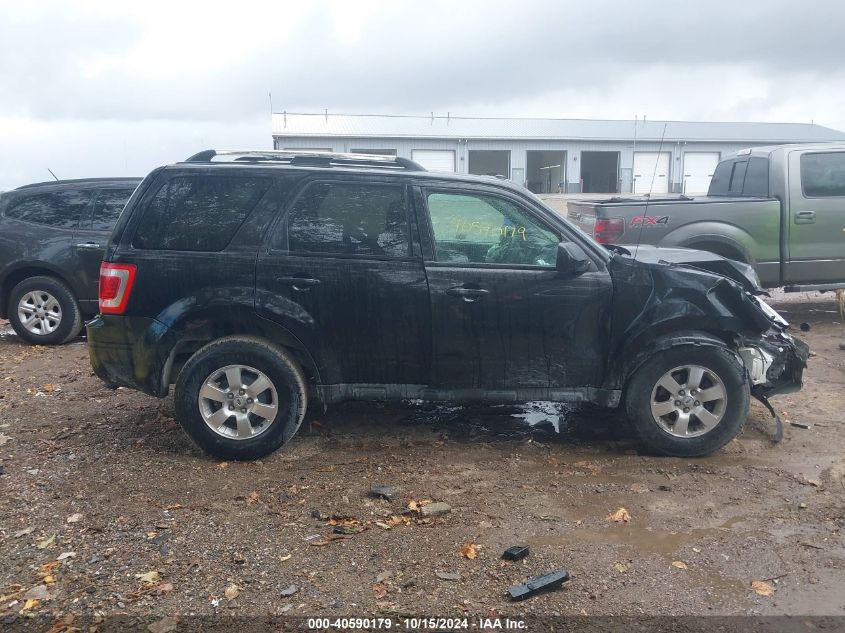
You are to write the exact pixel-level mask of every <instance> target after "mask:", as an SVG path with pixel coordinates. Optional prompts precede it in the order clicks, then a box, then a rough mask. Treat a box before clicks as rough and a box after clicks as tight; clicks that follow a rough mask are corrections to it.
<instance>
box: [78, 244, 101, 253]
mask: <svg viewBox="0 0 845 633" xmlns="http://www.w3.org/2000/svg"><path fill="white" fill-rule="evenodd" d="M76 248H78V249H79V250H83V251H95V250H97V249H98V248H100V245H99V244H97V243H96V242H83V243H82V244H77V245H76Z"/></svg>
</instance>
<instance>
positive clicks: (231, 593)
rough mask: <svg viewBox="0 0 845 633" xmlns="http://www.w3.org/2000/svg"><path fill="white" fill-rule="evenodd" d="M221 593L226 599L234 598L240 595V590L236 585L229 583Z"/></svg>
mask: <svg viewBox="0 0 845 633" xmlns="http://www.w3.org/2000/svg"><path fill="white" fill-rule="evenodd" d="M223 595H224V596H226V600H234V599H235V598H237V597H238V596H239V595H241V590H240V589H239V588H238V586H237V585H229V586H228V587H226V590H225V591H224V592H223Z"/></svg>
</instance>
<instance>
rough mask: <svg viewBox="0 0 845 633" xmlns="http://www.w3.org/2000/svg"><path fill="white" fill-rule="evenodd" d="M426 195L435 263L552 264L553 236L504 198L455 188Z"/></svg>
mask: <svg viewBox="0 0 845 633" xmlns="http://www.w3.org/2000/svg"><path fill="white" fill-rule="evenodd" d="M426 199H427V202H428V212H429V215H430V217H431V227H432V230H433V232H434V244H435V257H436V259H437V261H439V262H450V263H467V264H515V265H530V266H543V267H549V268H552V267H554V266H555V263H556V260H557V247H558V244H559V242H560V238H559V236H557V235H555V234H554V233H552V232H551V231H549V230H547V229H546V228H544V227H542V226H541V225H540V224H538V223H537V221H536V220H535V219H534V218H532V217H531V216H530V215H529V214H528V213H527V212H525V211H524V210H523V209H521V208H520V207H519V206H518V205H516V204H515V203H513V202H511V201H510V200H507V199H505V198H500V197H498V196H493V195H488V194H482V193H475V192H472V193H470V192H455V191H429V192H427V193H426Z"/></svg>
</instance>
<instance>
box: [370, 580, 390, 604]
mask: <svg viewBox="0 0 845 633" xmlns="http://www.w3.org/2000/svg"><path fill="white" fill-rule="evenodd" d="M386 595H387V585H385V584H384V583H383V582H377V583H376V584H374V585H373V597H374V598H375V599H376V600H381V599H382V598H384V597H385V596H386Z"/></svg>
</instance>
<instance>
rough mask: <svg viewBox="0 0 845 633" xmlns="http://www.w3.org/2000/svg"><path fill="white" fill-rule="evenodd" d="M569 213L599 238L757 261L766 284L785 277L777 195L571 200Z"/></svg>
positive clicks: (753, 263) (581, 226)
mask: <svg viewBox="0 0 845 633" xmlns="http://www.w3.org/2000/svg"><path fill="white" fill-rule="evenodd" d="M567 209H568V211H567V217H568V219H569V220H570V222H572V223H573V224H575V225H576V226H578V227H579V228H580V229H581V230H583V231H584V232H585V233H587V234H588V235H590V236H591V237H593V238H595V239H596V241H598V242H600V243H605V244H609V243H613V244H622V245H629V244H636V243H637V242H639V243H641V244H653V245H655V246H666V247H684V248H697V249H701V250H706V251H710V252H713V253H716V254H718V255H723V256H725V257H728V258H730V259H736V260H739V261H744V262H746V263H748V264H751V265H752V266H754V268H755V269H756V270H757V274H758V275H759V276H760V280H761V283H762V284H763V285H764V286H777V285H780V282H781V271H780V261H781V240H780V235H781V204H780V201H779V200H776V199H775V198H749V197H721V196H718V197H716V196H713V197H707V196H701V197H697V198H677V197H675V198H652V199H650V200H647V199H645V198H623V197H617V198H610V199H605V200H572V201H569V203H568V204H567Z"/></svg>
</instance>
